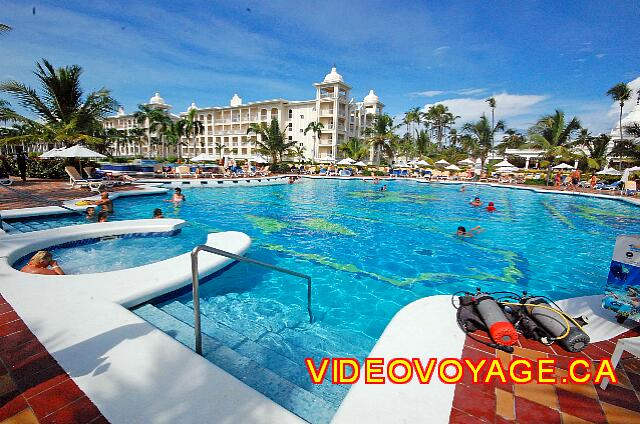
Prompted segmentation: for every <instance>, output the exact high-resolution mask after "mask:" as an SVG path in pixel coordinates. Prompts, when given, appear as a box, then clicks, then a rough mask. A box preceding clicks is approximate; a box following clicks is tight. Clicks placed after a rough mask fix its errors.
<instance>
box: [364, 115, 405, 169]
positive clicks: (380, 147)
mask: <svg viewBox="0 0 640 424" xmlns="http://www.w3.org/2000/svg"><path fill="white" fill-rule="evenodd" d="M396 128H397V127H396V126H394V124H393V118H392V117H390V116H389V115H387V114H386V113H385V114H384V115H375V116H374V118H373V122H372V125H371V127H368V128H367V129H366V130H365V135H366V136H367V137H368V139H367V141H368V142H369V144H370V145H371V146H372V147H373V149H374V151H378V152H382V153H384V154H385V155H386V156H387V157H388V158H389V159H390V161H393V156H394V149H393V143H394V142H395V140H396V139H397V138H398V136H397V134H394V133H393V131H394V130H395V129H396Z"/></svg>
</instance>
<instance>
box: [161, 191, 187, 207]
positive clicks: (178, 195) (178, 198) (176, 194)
mask: <svg viewBox="0 0 640 424" xmlns="http://www.w3.org/2000/svg"><path fill="white" fill-rule="evenodd" d="M186 200H187V198H186V197H184V194H182V189H181V188H180V187H176V188H175V190H174V191H173V196H172V197H171V200H165V202H170V203H174V204H176V205H177V204H178V203H182V202H184V201H186Z"/></svg>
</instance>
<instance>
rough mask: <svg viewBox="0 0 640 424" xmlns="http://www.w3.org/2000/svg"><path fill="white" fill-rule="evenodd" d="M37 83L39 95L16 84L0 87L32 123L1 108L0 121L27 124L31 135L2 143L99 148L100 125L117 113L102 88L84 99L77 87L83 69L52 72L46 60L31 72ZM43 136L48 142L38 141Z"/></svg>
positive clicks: (3, 105) (75, 67)
mask: <svg viewBox="0 0 640 424" xmlns="http://www.w3.org/2000/svg"><path fill="white" fill-rule="evenodd" d="M34 74H35V76H36V78H37V80H38V81H39V82H40V94H39V93H38V92H37V91H36V90H35V89H34V88H32V87H29V86H27V85H26V84H24V83H21V82H19V81H15V80H9V81H5V82H3V83H0V93H7V94H9V95H10V96H12V97H14V98H16V100H17V103H18V104H19V105H20V106H21V107H22V108H23V109H25V110H26V111H27V112H29V113H30V115H31V116H33V115H35V119H34V118H32V117H29V116H27V115H23V114H21V113H19V112H17V111H15V110H14V109H12V108H11V105H10V104H9V103H8V102H6V101H5V102H2V103H1V104H0V119H1V120H3V121H5V122H13V123H21V124H27V127H28V128H30V129H31V130H32V131H31V132H30V133H24V134H21V135H17V136H15V137H14V138H13V139H4V140H3V142H5V143H7V142H23V143H24V142H30V143H33V142H42V141H55V142H60V143H64V144H65V145H67V146H69V145H73V144H76V143H79V142H89V143H95V144H99V143H101V142H102V141H103V140H101V139H100V138H98V137H97V135H98V133H99V129H100V128H101V127H102V125H101V121H102V119H104V118H105V117H106V116H107V115H108V114H109V113H111V112H113V111H115V110H116V108H117V107H118V103H117V102H116V101H115V100H114V99H113V98H112V97H111V94H110V92H109V91H108V90H107V89H105V88H102V89H100V90H98V91H93V92H90V93H88V94H87V95H86V96H84V91H83V90H82V87H81V86H80V76H81V74H82V68H81V67H80V66H78V65H71V66H65V67H61V68H55V67H54V66H53V65H52V64H51V63H49V62H48V61H47V60H46V59H42V63H37V64H36V71H35V72H34ZM43 135H45V136H46V137H47V138H46V139H43V138H41V137H42V136H43Z"/></svg>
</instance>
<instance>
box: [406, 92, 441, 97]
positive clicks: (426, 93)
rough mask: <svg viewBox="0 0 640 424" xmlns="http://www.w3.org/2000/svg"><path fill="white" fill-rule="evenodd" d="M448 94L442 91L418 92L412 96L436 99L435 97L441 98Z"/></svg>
mask: <svg viewBox="0 0 640 424" xmlns="http://www.w3.org/2000/svg"><path fill="white" fill-rule="evenodd" d="M444 93H446V92H445V91H441V90H431V91H416V92H413V93H411V96H417V97H435V96H439V95H440V94H444Z"/></svg>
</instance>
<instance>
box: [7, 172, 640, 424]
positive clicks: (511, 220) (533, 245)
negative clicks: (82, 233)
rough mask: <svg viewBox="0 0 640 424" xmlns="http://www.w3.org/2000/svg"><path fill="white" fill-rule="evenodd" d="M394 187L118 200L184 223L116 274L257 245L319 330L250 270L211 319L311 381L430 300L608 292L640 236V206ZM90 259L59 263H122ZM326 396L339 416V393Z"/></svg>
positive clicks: (223, 284) (249, 190) (274, 284)
mask: <svg viewBox="0 0 640 424" xmlns="http://www.w3.org/2000/svg"><path fill="white" fill-rule="evenodd" d="M388 186H389V189H388V191H386V192H380V191H378V190H379V186H374V185H372V184H371V183H365V182H363V181H341V180H321V181H317V180H304V181H303V182H301V183H297V184H293V185H281V186H265V187H246V188H244V187H231V188H216V189H207V188H189V189H185V190H184V193H185V195H186V197H187V202H186V204H185V205H184V206H182V207H181V208H180V209H173V207H172V206H170V205H168V204H167V203H164V202H163V199H165V198H167V197H168V196H140V197H130V198H122V199H117V200H116V201H115V208H116V215H115V216H114V219H131V218H147V217H149V216H150V215H151V212H152V211H153V209H154V208H156V207H160V208H162V209H163V210H164V211H165V216H167V217H174V216H175V217H179V218H182V219H185V220H187V221H188V222H189V224H188V225H187V226H186V227H185V228H184V229H183V230H182V232H181V233H180V234H178V235H176V236H173V237H162V238H158V239H153V240H152V241H146V243H147V244H142V245H139V244H129V245H128V246H131V248H130V249H127V252H128V254H127V255H120V256H118V259H117V260H118V261H119V262H118V263H119V265H118V266H120V267H122V266H134V265H140V264H143V263H148V262H152V261H156V260H160V259H164V258H167V257H171V256H174V255H176V254H179V253H184V252H187V251H189V250H190V249H191V248H193V247H194V246H195V245H196V244H200V243H202V242H204V240H205V238H206V234H207V233H208V232H213V231H224V230H237V231H243V232H245V233H247V234H249V235H250V236H251V238H252V240H253V244H252V246H251V248H250V249H249V251H248V252H247V256H249V257H252V258H255V259H258V260H261V261H265V262H269V263H272V264H276V265H278V266H281V267H285V268H289V269H293V270H296V271H299V272H302V273H306V274H309V275H310V276H311V277H312V279H313V306H314V312H315V314H316V319H317V320H316V322H314V323H313V324H309V323H308V321H307V316H306V286H305V284H304V281H303V280H299V279H296V278H294V277H291V276H287V275H281V274H278V273H274V272H271V271H268V270H264V269H259V268H256V267H250V266H247V265H245V264H237V265H234V266H232V267H230V268H229V269H227V270H226V271H225V272H223V273H220V274H219V275H216V276H215V277H214V278H212V279H209V280H210V281H208V282H206V283H205V284H204V285H203V286H202V288H201V297H202V300H201V304H202V311H203V313H204V314H205V315H206V316H207V317H210V318H211V319H212V320H216V321H218V322H220V323H222V324H223V325H224V326H228V327H230V328H232V329H234V331H237V332H238V333H240V334H244V335H247V337H248V338H250V339H251V340H250V341H251V343H253V344H252V345H251V346H254V345H255V346H254V348H255V349H258V348H261V346H262V347H265V348H267V349H268V350H269V352H276V353H277V354H278V355H281V356H282V357H285V358H288V359H289V360H291V362H292V363H294V364H296V366H298V367H299V369H298V370H297V372H298V373H299V375H301V376H304V375H306V371H305V370H304V366H303V362H302V361H303V358H304V357H307V356H311V357H314V358H319V357H321V356H342V357H344V356H351V357H352V356H355V357H358V358H363V357H365V356H366V355H367V353H368V352H369V351H370V349H371V348H372V347H373V345H374V343H375V341H376V340H377V339H378V338H379V336H380V334H381V333H382V331H383V330H384V328H385V326H386V325H387V323H388V322H389V320H390V319H391V318H392V317H393V315H394V314H395V313H396V312H397V311H398V310H399V309H400V308H402V307H403V306H405V305H407V304H408V303H410V302H412V301H414V300H417V299H420V298H422V297H425V296H430V295H434V294H451V293H453V292H455V291H458V290H474V289H475V288H476V287H482V288H483V289H486V290H513V291H522V290H527V291H529V292H530V293H535V294H545V295H547V296H550V297H552V298H554V299H560V298H566V297H574V296H580V295H589V294H596V293H601V292H602V289H603V286H604V283H605V281H606V277H607V272H608V265H609V262H610V259H611V254H612V251H613V246H614V242H615V238H616V236H617V235H619V234H623V233H638V232H640V215H639V214H638V209H637V207H635V206H632V205H629V204H626V203H623V202H619V201H614V200H604V199H596V198H586V197H577V196H562V195H550V194H538V193H535V192H530V191H524V190H514V189H505V188H494V187H487V186H477V187H473V186H469V187H468V189H467V191H465V192H460V191H459V186H456V185H440V184H420V183H416V182H408V181H395V182H389V183H388ZM475 195H478V196H480V197H481V198H482V200H483V201H485V203H486V202H488V201H493V202H495V205H496V207H497V209H498V212H496V213H488V212H486V211H485V210H484V209H483V208H473V207H471V206H470V205H469V204H468V202H469V200H470V199H471V198H472V197H473V196H475ZM77 222H81V218H78V217H75V216H66V217H61V218H50V219H46V220H43V219H39V220H33V221H21V222H14V223H12V225H14V226H15V227H17V228H18V229H21V230H23V231H28V230H30V229H34V228H38V226H47V227H51V226H57V225H70V224H73V223H77ZM459 225H463V226H465V227H467V228H470V227H473V226H476V225H481V226H482V227H484V228H485V229H486V231H485V232H484V233H482V234H480V235H478V236H477V237H474V238H468V239H460V238H458V237H456V236H454V235H453V234H454V233H455V231H456V228H457V227H458V226H459ZM127 243H133V242H132V241H127V240H119V241H117V242H116V241H112V242H105V243H102V242H101V243H97V244H94V245H91V249H92V255H95V256H100V257H102V258H105V257H107V258H108V257H109V256H110V255H111V254H115V253H116V252H117V251H119V250H120V251H121V250H122V249H123V247H124V246H126V245H127ZM70 250H73V249H70ZM150 251H151V252H153V254H152V255H150V254H149V252H150ZM78 252H80V251H78ZM92 257H93V256H91V255H88V256H87V255H86V254H84V255H83V254H82V253H78V254H76V255H75V256H74V255H73V254H69V255H68V256H66V257H65V259H64V260H61V265H62V266H63V267H67V268H70V267H76V268H78V269H81V268H85V269H86V270H90V271H100V270H106V269H109V267H110V266H112V265H113V264H111V263H110V262H109V261H108V260H106V261H104V262H100V263H99V264H96V262H95V261H94V260H93V259H91V258H92ZM65 262H67V263H65ZM74 262H75V264H73V265H72V263H74ZM123 264H124V265H123ZM176 302H177V303H179V304H181V305H177V304H176ZM155 306H156V307H158V308H165V310H169V309H172V308H175V307H178V308H179V307H181V306H185V307H190V306H191V295H190V294H188V293H185V294H180V293H178V294H177V295H176V296H175V297H174V298H172V299H162V301H160V302H156V304H155ZM258 327H259V329H260V331H259V332H257V330H256V328H258ZM225 328H226V327H225ZM258 333H259V334H258ZM283 361H284V360H283ZM276 372H277V371H276ZM299 384H303V383H299ZM319 390H320V392H321V393H320V394H321V395H322V396H324V395H326V396H327V397H325V398H327V399H329V400H330V401H331V402H334V403H332V404H333V405H336V403H335V402H338V403H339V400H340V396H344V393H338V394H335V393H333V394H331V393H329V394H327V393H323V392H322V389H319ZM274 396H275V395H274ZM331 396H334V397H333V398H332V397H331ZM277 397H278V396H275V398H277ZM272 398H274V397H272ZM299 415H301V416H303V415H304V414H302V413H300V414H299ZM305 418H306V419H309V420H310V421H317V422H322V421H323V419H317V420H316V419H313V418H311V419H310V418H309V417H305Z"/></svg>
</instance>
